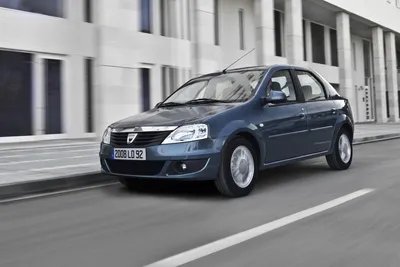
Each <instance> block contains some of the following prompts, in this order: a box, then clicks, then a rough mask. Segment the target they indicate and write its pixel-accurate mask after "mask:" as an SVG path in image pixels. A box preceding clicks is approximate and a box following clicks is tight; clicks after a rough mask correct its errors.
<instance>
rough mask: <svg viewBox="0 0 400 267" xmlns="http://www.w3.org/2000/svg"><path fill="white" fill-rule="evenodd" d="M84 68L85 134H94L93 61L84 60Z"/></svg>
mask: <svg viewBox="0 0 400 267" xmlns="http://www.w3.org/2000/svg"><path fill="white" fill-rule="evenodd" d="M85 65H86V66H85V67H86V132H88V133H92V132H94V127H93V59H91V58H87V59H86V60H85Z"/></svg>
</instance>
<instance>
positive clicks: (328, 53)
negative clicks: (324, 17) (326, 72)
mask: <svg viewBox="0 0 400 267" xmlns="http://www.w3.org/2000/svg"><path fill="white" fill-rule="evenodd" d="M324 40H325V44H324V45H325V64H326V65H328V66H332V56H331V33H330V29H329V28H328V27H326V26H325V27H324Z"/></svg>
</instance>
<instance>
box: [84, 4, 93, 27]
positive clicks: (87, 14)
mask: <svg viewBox="0 0 400 267" xmlns="http://www.w3.org/2000/svg"><path fill="white" fill-rule="evenodd" d="M85 22H88V23H92V22H93V18H92V0H85Z"/></svg>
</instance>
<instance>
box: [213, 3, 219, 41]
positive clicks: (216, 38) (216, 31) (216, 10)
mask: <svg viewBox="0 0 400 267" xmlns="http://www.w3.org/2000/svg"><path fill="white" fill-rule="evenodd" d="M214 44H215V45H219V0H214Z"/></svg>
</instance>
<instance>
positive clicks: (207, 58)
mask: <svg viewBox="0 0 400 267" xmlns="http://www.w3.org/2000/svg"><path fill="white" fill-rule="evenodd" d="M190 2H191V6H192V16H191V17H192V25H193V26H192V27H193V31H192V32H193V38H192V40H193V42H192V44H193V46H192V49H193V54H192V59H193V64H192V66H193V69H194V73H195V74H194V76H198V75H201V74H205V73H209V72H212V71H216V70H218V68H219V59H218V58H217V57H216V55H217V53H216V52H217V50H216V49H217V46H215V42H214V39H215V38H214V32H215V27H214V16H215V13H214V1H213V0H194V1H193V2H192V1H190Z"/></svg>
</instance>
